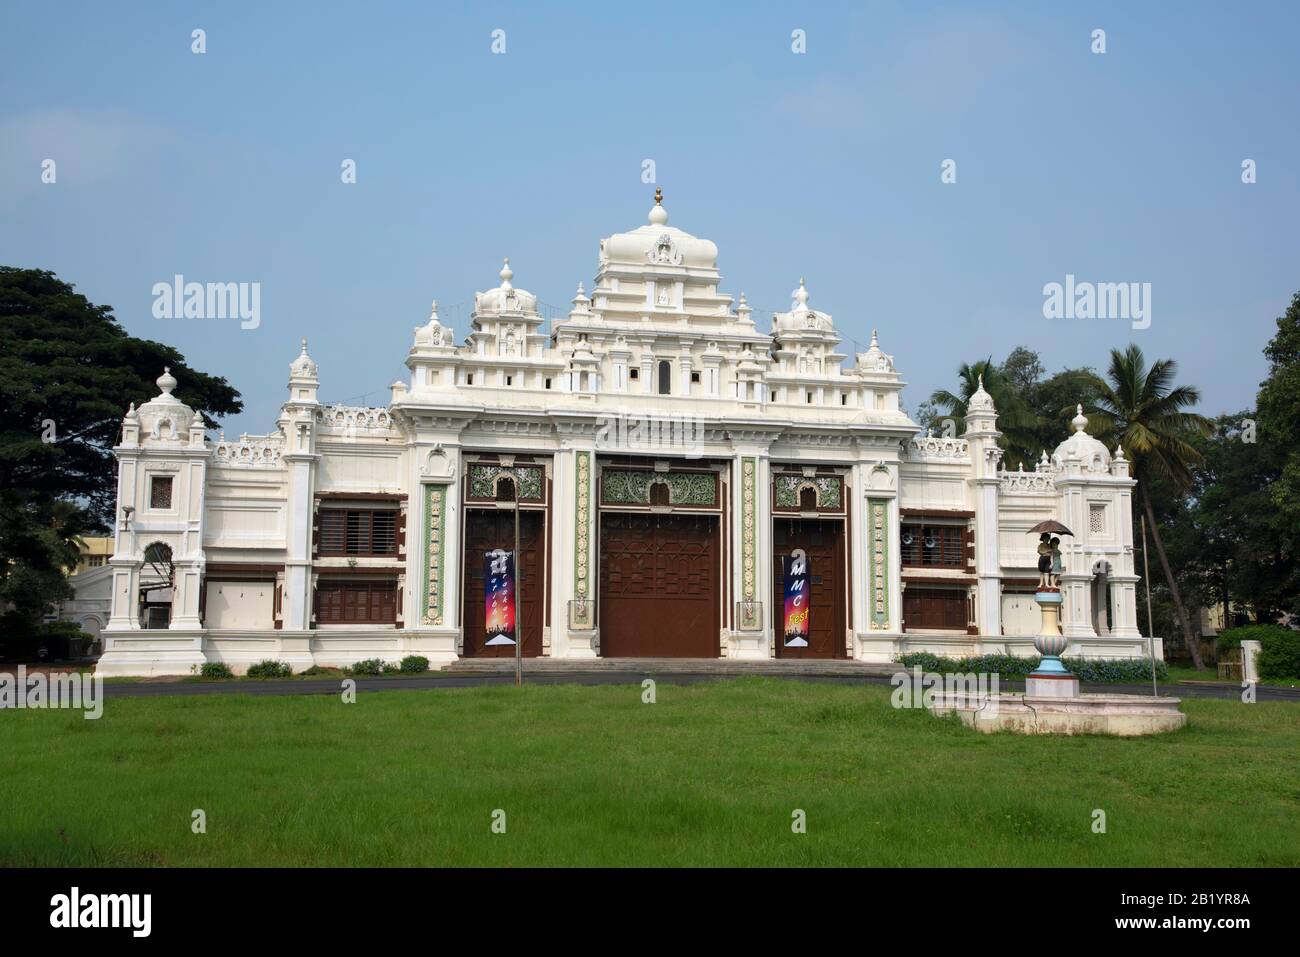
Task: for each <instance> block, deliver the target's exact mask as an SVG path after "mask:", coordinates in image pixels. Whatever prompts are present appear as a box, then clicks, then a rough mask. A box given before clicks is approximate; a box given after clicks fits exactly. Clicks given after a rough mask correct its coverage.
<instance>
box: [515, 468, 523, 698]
mask: <svg viewBox="0 0 1300 957" xmlns="http://www.w3.org/2000/svg"><path fill="white" fill-rule="evenodd" d="M514 485H515V609H514V611H515V687H516V688H522V687H523V685H524V601H523V595H524V592H523V578H524V574H523V562H521V561H520V560H519V558H520V556H519V482H518V481H516V482H515V483H514Z"/></svg>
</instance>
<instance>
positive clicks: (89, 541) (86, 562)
mask: <svg viewBox="0 0 1300 957" xmlns="http://www.w3.org/2000/svg"><path fill="white" fill-rule="evenodd" d="M77 551H78V552H80V553H81V557H80V558H79V559H78V561H77V567H76V569H75V570H74V571H73V574H74V575H79V574H81V573H82V572H84V571H88V570H90V569H92V568H102V567H104V566H105V565H107V564H108V560H109V559H110V558H112V557H113V539H112V538H111V537H91V538H82V539H80V540H79V541H78V542H77Z"/></svg>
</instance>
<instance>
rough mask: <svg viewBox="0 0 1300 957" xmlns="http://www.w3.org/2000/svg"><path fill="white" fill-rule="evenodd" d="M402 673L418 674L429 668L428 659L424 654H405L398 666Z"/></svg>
mask: <svg viewBox="0 0 1300 957" xmlns="http://www.w3.org/2000/svg"><path fill="white" fill-rule="evenodd" d="M400 670H401V672H402V674H406V675H418V674H423V673H424V672H426V671H428V670H429V659H428V658H426V657H424V655H407V656H406V657H405V658H403V659H402V664H401V666H400Z"/></svg>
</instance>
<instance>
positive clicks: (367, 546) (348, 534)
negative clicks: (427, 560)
mask: <svg viewBox="0 0 1300 957" xmlns="http://www.w3.org/2000/svg"><path fill="white" fill-rule="evenodd" d="M318 536H319V537H318V540H317V541H318V544H319V546H320V547H319V549H318V554H320V555H349V556H355V555H362V556H365V555H396V554H397V510H396V509H354V508H322V509H321V510H320V516H319V527H318Z"/></svg>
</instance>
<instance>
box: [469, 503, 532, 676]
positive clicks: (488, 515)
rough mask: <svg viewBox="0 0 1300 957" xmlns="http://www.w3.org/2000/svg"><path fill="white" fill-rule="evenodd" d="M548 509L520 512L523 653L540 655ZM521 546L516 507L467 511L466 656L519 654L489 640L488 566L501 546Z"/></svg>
mask: <svg viewBox="0 0 1300 957" xmlns="http://www.w3.org/2000/svg"><path fill="white" fill-rule="evenodd" d="M543 540H544V539H543V535H542V514H541V513H540V512H535V511H521V512H520V513H519V550H520V552H522V553H523V560H522V561H520V562H519V563H518V564H519V570H518V575H519V584H520V590H521V591H522V592H523V597H524V609H523V615H522V619H523V622H522V624H523V629H522V630H523V654H524V656H525V657H527V658H536V657H538V656H539V655H541V653H542V607H543V602H544V601H545V598H546V596H545V595H544V594H543V589H544V585H543V576H542V557H543V547H542V543H543ZM514 547H515V514H514V511H513V510H511V509H498V510H485V509H477V508H471V509H467V510H466V519H465V564H464V569H465V604H464V608H463V612H462V616H461V621H462V622H463V623H464V631H465V656H466V657H475V658H513V657H514V656H515V646H514V645H488V644H487V643H486V642H487V620H486V619H487V613H486V609H485V607H484V605H485V601H486V597H487V596H486V594H485V590H486V584H487V579H486V577H485V576H486V571H487V566H486V564H485V562H484V558H483V556H484V554H485V553H487V552H490V551H492V550H493V549H495V548H504V549H505V550H506V551H513V550H514Z"/></svg>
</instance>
